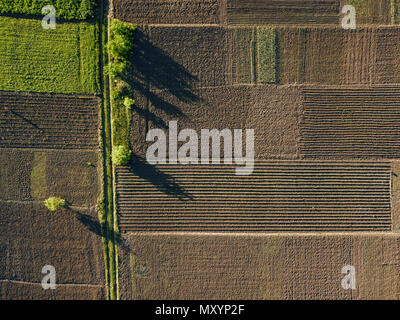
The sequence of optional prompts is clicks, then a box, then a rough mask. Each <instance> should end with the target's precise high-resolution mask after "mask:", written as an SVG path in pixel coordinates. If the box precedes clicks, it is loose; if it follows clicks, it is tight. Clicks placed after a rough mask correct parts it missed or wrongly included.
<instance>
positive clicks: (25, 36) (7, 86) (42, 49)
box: [0, 17, 99, 94]
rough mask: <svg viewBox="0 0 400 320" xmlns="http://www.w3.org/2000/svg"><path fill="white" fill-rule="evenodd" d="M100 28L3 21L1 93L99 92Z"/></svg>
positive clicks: (0, 19)
mask: <svg viewBox="0 0 400 320" xmlns="http://www.w3.org/2000/svg"><path fill="white" fill-rule="evenodd" d="M96 29H97V25H95V24H89V23H86V22H82V23H63V24H57V26H56V29H43V28H42V25H41V20H31V19H15V18H9V17H0V90H9V91H33V92H57V93H87V94H93V93H96V92H97V91H98V88H99V85H98V54H97V53H96V52H97V49H98V44H97V40H98V39H97V38H98V36H97V34H98V32H97V30H96Z"/></svg>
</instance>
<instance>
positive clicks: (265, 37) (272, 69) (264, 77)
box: [256, 27, 276, 83]
mask: <svg viewBox="0 0 400 320" xmlns="http://www.w3.org/2000/svg"><path fill="white" fill-rule="evenodd" d="M256 37H257V82H258V83H274V82H275V81H276V61H275V60H276V49H275V47H276V33H275V30H274V29H272V28H261V27H258V28H257V35H256Z"/></svg>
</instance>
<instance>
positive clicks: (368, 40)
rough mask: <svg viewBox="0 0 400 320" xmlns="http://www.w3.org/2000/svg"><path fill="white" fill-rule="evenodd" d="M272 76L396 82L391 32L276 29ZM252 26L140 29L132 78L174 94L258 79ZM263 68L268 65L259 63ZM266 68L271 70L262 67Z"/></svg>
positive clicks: (398, 72) (398, 70)
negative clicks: (273, 73) (274, 64)
mask: <svg viewBox="0 0 400 320" xmlns="http://www.w3.org/2000/svg"><path fill="white" fill-rule="evenodd" d="M275 32H276V35H277V36H276V44H275V46H276V47H275V50H276V66H275V73H276V75H275V78H276V83H279V84H296V83H308V84H321V85H327V84H330V85H335V84H336V85H346V84H394V83H399V82H400V54H399V52H400V47H399V46H400V44H399V43H400V38H399V37H400V32H398V30H397V28H396V27H389V26H388V27H384V26H379V27H359V28H357V29H356V30H343V29H341V28H339V27H328V28H321V27H304V28H289V27H277V28H276V29H275ZM255 33H257V28H255V27H235V28H232V27H216V26H190V27H188V26H182V27H176V26H164V27H161V26H144V27H143V26H142V27H140V28H139V29H138V31H137V32H136V34H135V45H136V51H135V54H134V55H133V58H132V70H131V77H130V79H127V80H128V82H130V83H132V85H133V86H134V87H136V88H137V90H139V91H140V92H141V93H142V94H146V92H147V91H148V90H149V89H157V90H169V91H170V92H172V93H174V92H176V91H179V89H180V90H182V91H181V93H180V97H179V98H180V99H182V100H183V99H186V100H189V99H192V98H194V97H193V96H192V95H191V92H190V91H191V90H193V89H196V88H204V87H207V88H208V87H224V86H229V85H233V84H252V83H255V82H257V81H256V79H255V78H256V75H255V69H258V68H256V67H255V66H256V65H257V61H256V57H255V51H256V48H257V45H259V44H258V42H260V41H261V39H259V40H260V41H258V40H255ZM259 67H262V68H263V67H266V69H267V70H268V66H259ZM269 67H271V66H269Z"/></svg>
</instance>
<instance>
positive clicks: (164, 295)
mask: <svg viewBox="0 0 400 320" xmlns="http://www.w3.org/2000/svg"><path fill="white" fill-rule="evenodd" d="M124 237H125V241H124V242H125V246H124V248H123V249H121V250H119V255H120V269H119V277H120V278H119V283H120V292H121V298H122V299H222V300H226V299H257V300H258V299H296V300H297V299H349V300H350V299H399V298H400V287H399V285H398V284H399V281H400V279H399V276H400V272H399V271H400V269H399V267H400V265H399V263H400V262H399V243H400V242H399V240H400V239H399V236H398V235H395V234H376V233H375V234H371V233H366V234H362V235H361V234H360V233H353V234H351V233H342V234H329V235H327V234H303V235H301V234H294V233H286V234H272V235H271V234H270V235H266V234H262V233H258V234H204V233H203V234H200V233H176V234H172V233H170V234H160V233H158V234H156V233H137V234H130V235H126V236H124ZM346 265H352V266H354V267H355V271H356V289H355V290H344V289H343V288H342V286H341V281H342V279H343V277H344V274H342V273H341V270H342V268H343V267H344V266H346Z"/></svg>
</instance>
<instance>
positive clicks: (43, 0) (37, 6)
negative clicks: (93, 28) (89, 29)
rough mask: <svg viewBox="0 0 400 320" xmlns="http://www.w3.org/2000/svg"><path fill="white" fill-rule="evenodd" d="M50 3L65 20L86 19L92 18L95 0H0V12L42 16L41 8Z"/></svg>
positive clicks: (58, 16)
mask: <svg viewBox="0 0 400 320" xmlns="http://www.w3.org/2000/svg"><path fill="white" fill-rule="evenodd" d="M46 5H52V6H54V8H55V9H56V17H57V18H63V19H67V20H86V19H89V18H94V15H95V8H96V1H95V0H1V1H0V13H15V14H25V15H37V16H43V14H42V8H43V7H44V6H46Z"/></svg>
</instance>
